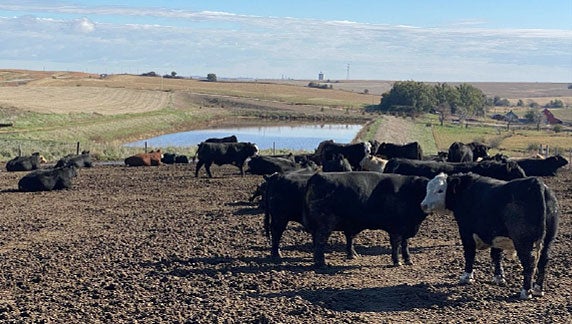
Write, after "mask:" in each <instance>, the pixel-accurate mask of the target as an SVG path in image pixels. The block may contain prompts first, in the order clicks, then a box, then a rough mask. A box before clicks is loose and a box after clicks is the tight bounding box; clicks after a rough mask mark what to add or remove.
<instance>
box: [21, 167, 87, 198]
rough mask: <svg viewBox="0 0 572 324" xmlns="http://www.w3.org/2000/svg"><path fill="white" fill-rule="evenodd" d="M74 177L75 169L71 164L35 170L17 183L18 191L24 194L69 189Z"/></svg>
mask: <svg viewBox="0 0 572 324" xmlns="http://www.w3.org/2000/svg"><path fill="white" fill-rule="evenodd" d="M76 175H77V172H76V167H75V166H74V165H73V164H69V165H66V166H63V167H58V168H50V169H43V170H36V171H33V172H30V173H28V174H27V175H25V176H24V177H23V178H22V179H20V181H18V189H19V190H20V191H25V192H35V191H50V190H61V189H67V188H70V187H71V181H72V178H73V177H75V176H76Z"/></svg>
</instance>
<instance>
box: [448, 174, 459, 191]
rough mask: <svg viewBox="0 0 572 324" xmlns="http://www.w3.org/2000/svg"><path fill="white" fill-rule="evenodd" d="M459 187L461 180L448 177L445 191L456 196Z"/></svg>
mask: <svg viewBox="0 0 572 324" xmlns="http://www.w3.org/2000/svg"><path fill="white" fill-rule="evenodd" d="M460 187H461V178H460V177H449V179H448V181H447V190H448V191H449V192H451V193H452V194H456V193H457V191H459V189H460Z"/></svg>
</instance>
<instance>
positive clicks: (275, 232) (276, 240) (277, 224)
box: [270, 217, 288, 260]
mask: <svg viewBox="0 0 572 324" xmlns="http://www.w3.org/2000/svg"><path fill="white" fill-rule="evenodd" d="M276 218H277V217H274V218H272V219H271V220H270V232H271V234H272V252H271V256H272V258H273V259H277V260H279V259H280V258H282V253H281V252H280V240H281V239H282V234H283V233H284V231H285V230H286V225H288V222H287V221H283V220H276Z"/></svg>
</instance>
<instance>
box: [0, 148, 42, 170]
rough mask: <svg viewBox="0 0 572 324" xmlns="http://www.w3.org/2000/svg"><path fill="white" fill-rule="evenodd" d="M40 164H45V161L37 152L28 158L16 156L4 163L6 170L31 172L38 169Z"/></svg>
mask: <svg viewBox="0 0 572 324" xmlns="http://www.w3.org/2000/svg"><path fill="white" fill-rule="evenodd" d="M41 163H46V159H45V158H44V157H43V156H41V155H40V153H38V152H34V153H32V155H29V156H17V157H15V158H13V159H12V160H10V161H8V162H6V170H7V171H10V172H13V171H31V170H36V169H39V168H40V164H41Z"/></svg>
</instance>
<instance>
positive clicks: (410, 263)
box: [405, 260, 413, 265]
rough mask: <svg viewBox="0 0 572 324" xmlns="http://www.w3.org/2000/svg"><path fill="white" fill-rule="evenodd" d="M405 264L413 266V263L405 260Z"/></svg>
mask: <svg viewBox="0 0 572 324" xmlns="http://www.w3.org/2000/svg"><path fill="white" fill-rule="evenodd" d="M405 264H406V265H413V262H411V260H405Z"/></svg>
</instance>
